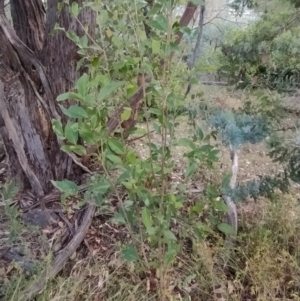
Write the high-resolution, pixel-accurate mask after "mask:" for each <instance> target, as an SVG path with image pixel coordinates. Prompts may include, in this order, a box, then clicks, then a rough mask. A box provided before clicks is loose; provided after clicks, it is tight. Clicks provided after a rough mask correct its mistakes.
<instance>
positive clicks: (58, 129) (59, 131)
mask: <svg viewBox="0 0 300 301" xmlns="http://www.w3.org/2000/svg"><path fill="white" fill-rule="evenodd" d="M52 128H53V131H54V132H55V134H56V135H57V137H58V138H59V139H62V140H63V139H65V136H64V130H63V126H62V124H61V122H60V121H58V120H56V119H52Z"/></svg>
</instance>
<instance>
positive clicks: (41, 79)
mask: <svg viewBox="0 0 300 301" xmlns="http://www.w3.org/2000/svg"><path fill="white" fill-rule="evenodd" d="M70 2H73V1H70ZM76 2H78V3H79V5H80V4H81V3H82V1H76ZM57 3H58V0H49V1H48V7H49V9H48V11H47V16H46V17H45V10H44V8H43V4H42V2H41V0H11V8H12V19H13V24H14V28H12V27H11V25H10V23H9V22H8V20H7V18H6V16H5V13H4V0H0V45H1V47H0V81H1V82H2V85H1V87H2V88H1V87H0V93H1V91H2V93H1V95H0V110H1V115H2V118H3V121H4V123H5V127H3V126H2V127H0V130H1V135H2V137H3V140H4V144H5V148H6V151H7V156H8V160H9V167H10V169H11V170H10V171H11V174H12V176H13V177H14V176H15V175H16V172H18V180H19V183H20V184H23V188H27V189H28V188H30V189H32V190H33V192H34V193H35V195H36V196H37V197H42V196H43V195H45V194H47V193H48V192H49V191H50V190H51V189H52V185H51V182H50V180H53V179H54V180H59V179H62V178H65V177H68V178H69V179H72V177H74V176H75V175H74V172H75V169H74V166H73V164H72V159H71V158H70V156H68V155H67V154H65V153H63V152H61V151H60V144H59V142H58V141H57V138H56V135H55V134H54V132H53V130H52V126H51V120H52V119H53V118H58V119H61V116H60V111H59V109H58V107H57V104H56V97H57V95H58V94H60V93H63V92H65V91H66V90H68V89H70V88H71V87H72V86H73V84H74V81H75V80H76V78H78V76H79V73H77V72H76V70H75V67H76V66H75V65H76V64H75V63H76V61H77V59H78V55H77V48H76V45H74V43H73V42H72V41H70V40H69V39H67V38H66V37H65V36H63V35H64V33H62V32H58V33H57V34H55V35H54V36H49V33H50V31H51V30H52V29H53V27H54V24H55V23H56V22H58V23H59V24H60V25H61V26H62V27H63V26H64V27H65V28H66V30H69V29H72V30H73V31H74V32H75V33H77V34H79V35H81V34H82V33H83V31H82V28H81V26H80V25H79V23H78V22H76V21H75V20H74V19H73V18H72V17H71V16H70V14H69V12H68V8H67V6H66V5H65V6H64V8H63V9H62V11H61V14H60V15H58V12H57ZM79 19H80V20H81V22H82V23H83V24H85V23H88V24H89V28H90V29H91V30H90V32H89V33H90V34H91V35H92V34H93V32H94V28H95V15H94V13H92V12H91V11H90V10H89V9H84V10H83V11H82V13H81V14H80V15H79ZM46 20H47V22H45V21H46Z"/></svg>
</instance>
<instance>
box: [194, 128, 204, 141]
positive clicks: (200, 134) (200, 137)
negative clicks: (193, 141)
mask: <svg viewBox="0 0 300 301" xmlns="http://www.w3.org/2000/svg"><path fill="white" fill-rule="evenodd" d="M195 136H196V137H197V139H198V140H199V141H202V140H203V138H204V134H203V131H202V130H201V129H200V128H199V127H197V128H196V129H195Z"/></svg>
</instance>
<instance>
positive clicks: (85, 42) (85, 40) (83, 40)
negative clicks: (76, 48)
mask: <svg viewBox="0 0 300 301" xmlns="http://www.w3.org/2000/svg"><path fill="white" fill-rule="evenodd" d="M88 42H89V40H88V38H87V36H86V35H84V36H82V37H81V38H80V40H79V44H80V46H81V47H82V48H86V47H87V45H88Z"/></svg>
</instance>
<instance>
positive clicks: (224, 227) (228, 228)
mask: <svg viewBox="0 0 300 301" xmlns="http://www.w3.org/2000/svg"><path fill="white" fill-rule="evenodd" d="M217 228H218V229H219V230H220V231H221V232H223V233H224V234H231V235H235V234H236V231H235V229H234V228H233V227H232V226H230V225H228V224H225V223H221V224H218V225H217Z"/></svg>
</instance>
